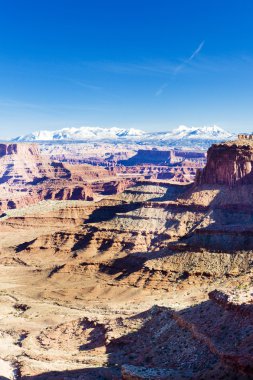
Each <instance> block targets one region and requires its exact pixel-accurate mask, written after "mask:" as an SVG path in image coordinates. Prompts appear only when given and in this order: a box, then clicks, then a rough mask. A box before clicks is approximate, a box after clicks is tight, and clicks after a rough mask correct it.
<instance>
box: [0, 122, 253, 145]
mask: <svg viewBox="0 0 253 380" xmlns="http://www.w3.org/2000/svg"><path fill="white" fill-rule="evenodd" d="M180 127H186V128H194V129H195V128H196V129H201V128H206V127H218V128H221V129H223V130H224V131H226V132H229V133H231V134H237V133H244V132H245V133H251V131H250V132H247V131H245V130H244V131H241V132H236V131H235V132H233V131H231V130H229V129H225V128H222V127H221V126H220V125H217V124H213V125H202V126H198V125H196V126H193V125H184V124H180V125H177V126H176V127H174V128H170V129H168V128H167V129H159V128H154V129H153V130H152V129H144V128H136V127H118V126H103V125H80V126H79V127H71V126H70V127H63V128H59V129H37V130H33V131H30V132H28V133H24V134H20V135H15V136H9V137H8V136H3V135H0V141H8V140H12V139H15V138H18V137H21V136H27V135H29V134H33V133H37V132H58V131H62V130H69V129H72V128H73V129H77V130H78V129H81V128H93V129H96V128H99V129H100V128H101V129H113V128H115V129H122V130H131V129H134V130H140V131H142V132H145V133H147V134H148V133H165V132H171V131H174V130H177V129H178V128H180Z"/></svg>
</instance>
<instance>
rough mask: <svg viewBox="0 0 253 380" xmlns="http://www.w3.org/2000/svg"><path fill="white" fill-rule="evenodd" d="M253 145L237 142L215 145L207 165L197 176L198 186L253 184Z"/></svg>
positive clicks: (210, 150)
mask: <svg viewBox="0 0 253 380" xmlns="http://www.w3.org/2000/svg"><path fill="white" fill-rule="evenodd" d="M252 165H253V143H252V142H242V141H239V140H238V141H235V142H229V143H224V144H215V145H213V146H211V148H209V150H208V153H207V165H206V167H205V168H204V169H203V170H201V171H199V172H198V174H197V176H196V184H197V185H203V184H210V185H229V186H231V185H235V184H237V183H241V184H253V172H252Z"/></svg>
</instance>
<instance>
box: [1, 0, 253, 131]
mask: <svg viewBox="0 0 253 380" xmlns="http://www.w3.org/2000/svg"><path fill="white" fill-rule="evenodd" d="M252 16H253V1H252V0H241V1H239V0H219V1H218V0H106V1H105V0H92V1H91V0H89V1H88V0H87V1H86V0H50V1H49V0H36V1H35V0H22V1H20V0H10V1H6V0H0V136H1V137H3V136H4V137H14V136H17V135H20V134H24V133H29V132H31V131H34V130H38V129H51V130H52V129H59V128H64V127H69V126H75V127H78V126H81V125H94V126H119V127H135V128H141V129H146V130H170V129H172V128H175V127H177V126H178V125H180V124H186V125H195V126H201V125H210V124H218V125H220V126H221V127H223V128H225V129H228V130H231V131H252V130H253V23H252Z"/></svg>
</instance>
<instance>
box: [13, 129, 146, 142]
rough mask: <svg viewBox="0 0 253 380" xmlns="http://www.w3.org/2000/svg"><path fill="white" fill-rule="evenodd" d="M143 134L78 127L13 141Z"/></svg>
mask: <svg viewBox="0 0 253 380" xmlns="http://www.w3.org/2000/svg"><path fill="white" fill-rule="evenodd" d="M143 134H145V132H144V131H141V130H139V129H134V128H130V129H123V128H116V127H113V128H101V127H80V128H63V129H60V130H57V131H37V132H33V133H30V134H28V135H25V136H20V137H17V138H15V139H14V140H15V141H55V140H93V139H94V140H104V139H117V138H127V137H139V136H142V135H143Z"/></svg>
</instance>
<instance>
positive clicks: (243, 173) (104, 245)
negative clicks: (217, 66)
mask: <svg viewBox="0 0 253 380" xmlns="http://www.w3.org/2000/svg"><path fill="white" fill-rule="evenodd" d="M96 148H97V147H94V149H95V150H96ZM77 150H78V154H77V155H76V156H75V155H74V151H75V148H74V146H71V144H70V145H69V144H68V145H66V146H62V145H60V146H59V147H58V148H57V149H56V150H55V149H53V148H52V147H51V146H50V145H47V146H42V147H38V146H37V145H36V144H28V143H27V144H26V143H12V144H1V145H0V201H1V217H0V273H1V283H0V346H1V355H0V379H5V380H6V379H8V380H18V379H27V380H28V379H31V380H32V379H35V380H37V379H38V380H39V379H41V380H46V379H49V380H50V379H58V380H60V379H62V380H72V379H73V380H74V379H76V380H86V379H91V380H93V379H94V380H95V379H114V380H116V379H125V380H148V379H158V380H159V379H160V380H162V379H163V380H165V379H199V380H200V379H251V378H253V365H252V363H253V304H252V293H253V286H252V283H253V282H252V281H253V208H252V199H253V177H252V165H253V144H252V142H251V141H240V140H236V141H233V142H228V143H220V144H218V143H217V144H215V145H213V146H212V147H211V148H210V149H209V151H208V153H207V159H206V157H205V154H202V153H200V152H198V154H196V152H195V153H194V152H191V153H189V152H178V151H177V152H176V151H173V150H168V149H160V150H150V149H148V148H147V147H145V149H138V150H137V151H136V150H135V149H132V150H131V149H129V151H127V152H129V153H127V152H125V153H124V152H123V153H122V152H121V151H115V152H111V156H110V155H108V154H106V153H109V151H108V152H106V150H107V149H105V150H104V152H105V154H104V156H103V155H102V154H101V147H100V149H99V151H97V153H95V152H94V151H92V154H89V155H87V154H85V153H86V152H87V150H85V149H84V148H83V146H82V145H78V148H77ZM147 151H148V152H147ZM99 152H100V153H99ZM120 152H121V154H119V153H120ZM150 152H152V153H150ZM77 157H78V158H77ZM108 157H110V159H109V160H108ZM204 165H205V167H204ZM203 167H204V168H203ZM38 194H39V195H38Z"/></svg>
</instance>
